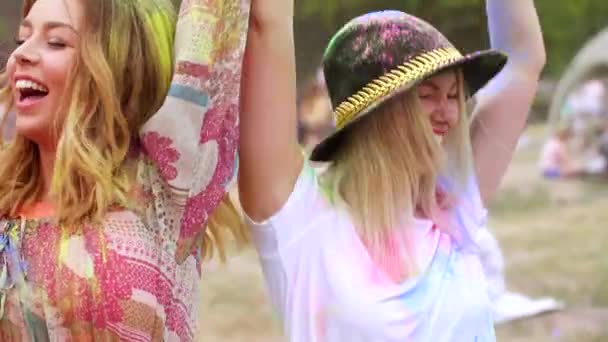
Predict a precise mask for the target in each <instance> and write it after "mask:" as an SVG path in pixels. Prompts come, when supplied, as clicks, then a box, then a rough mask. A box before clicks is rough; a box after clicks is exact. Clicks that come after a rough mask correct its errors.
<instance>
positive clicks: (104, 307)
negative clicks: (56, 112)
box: [0, 0, 249, 342]
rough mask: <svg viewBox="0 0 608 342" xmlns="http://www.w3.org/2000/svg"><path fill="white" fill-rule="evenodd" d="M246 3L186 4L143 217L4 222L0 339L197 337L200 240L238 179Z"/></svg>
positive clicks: (138, 207) (146, 151) (142, 190)
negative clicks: (86, 222)
mask: <svg viewBox="0 0 608 342" xmlns="http://www.w3.org/2000/svg"><path fill="white" fill-rule="evenodd" d="M248 6H249V2H248V1H241V0H223V1H220V0H183V1H182V6H181V9H180V15H179V20H178V24H177V25H178V26H177V34H176V59H177V60H176V68H175V76H174V80H173V84H172V87H171V90H170V93H169V96H168V97H167V100H166V102H165V104H164V105H163V107H162V108H161V109H160V111H159V112H158V113H157V114H156V115H155V116H154V117H153V118H151V119H150V121H149V122H147V123H146V125H145V126H144V127H143V130H142V132H141V134H140V140H141V147H142V148H141V151H140V153H139V157H137V158H136V159H135V160H136V163H137V169H138V176H137V180H138V182H137V188H136V189H134V191H133V193H135V194H136V195H135V196H136V197H135V199H136V200H135V201H134V207H133V208H134V209H130V210H123V211H113V212H111V213H109V214H108V215H107V217H106V219H105V221H104V224H103V227H102V228H101V229H100V228H93V227H88V226H83V227H79V229H76V230H74V231H70V230H67V229H64V228H62V227H59V226H57V225H55V224H54V220H53V214H52V210H50V209H49V208H45V207H44V206H38V207H35V208H29V210H26V211H23V212H22V217H21V219H17V220H12V219H10V220H9V219H0V341H3V342H8V341H37V342H38V341H93V340H94V341H118V340H128V341H189V340H192V339H193V336H194V334H195V330H196V323H197V320H198V303H199V302H200V301H199V298H198V297H199V295H200V290H201V289H200V279H201V277H200V276H201V274H200V272H201V265H200V263H201V260H200V259H201V257H200V254H201V251H200V245H201V244H200V239H201V236H202V235H201V233H202V228H201V227H202V226H203V225H204V223H205V222H206V220H207V218H208V215H210V213H211V212H212V210H213V209H214V208H215V207H216V206H217V205H218V204H219V202H220V201H221V200H222V199H223V197H224V195H225V192H226V186H227V184H228V183H229V182H230V180H231V179H232V178H233V173H234V170H235V160H236V148H237V141H238V129H237V123H238V107H237V106H238V98H239V82H240V71H241V62H242V56H243V51H244V46H245V39H246V34H245V33H246V30H247V23H248V16H249V13H248V11H249V7H248Z"/></svg>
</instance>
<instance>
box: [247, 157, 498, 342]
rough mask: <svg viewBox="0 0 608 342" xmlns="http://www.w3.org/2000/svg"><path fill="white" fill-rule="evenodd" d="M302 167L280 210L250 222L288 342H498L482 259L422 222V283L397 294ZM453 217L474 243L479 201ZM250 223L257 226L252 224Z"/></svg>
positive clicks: (418, 239) (399, 288) (418, 233)
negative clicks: (463, 227)
mask: <svg viewBox="0 0 608 342" xmlns="http://www.w3.org/2000/svg"><path fill="white" fill-rule="evenodd" d="M318 184H319V183H318V180H317V176H316V174H315V171H314V170H313V169H312V168H311V167H310V166H309V165H308V164H305V166H304V169H303V171H302V173H301V175H300V176H299V178H298V181H297V182H296V185H295V187H294V190H293V192H292V194H291V196H290V198H289V199H288V201H287V203H286V204H285V205H284V207H283V208H282V209H281V210H280V211H279V212H278V213H277V214H276V215H274V216H273V217H272V218H270V219H269V220H267V221H266V222H263V223H253V222H250V226H251V229H252V233H253V239H254V242H255V245H256V248H257V250H258V253H259V255H260V258H261V262H262V267H263V272H264V276H265V278H266V282H267V287H268V290H269V294H270V299H271V302H272V304H273V305H274V307H275V308H276V310H277V311H278V313H279V316H280V317H281V319H282V323H283V327H284V331H285V333H286V335H287V336H288V338H289V340H290V341H292V342H363V341H366V342H367V341H370V342H404V341H415V342H419V341H432V342H448V341H449V342H461V341H465V342H468V341H471V342H473V341H476V342H486V341H495V336H494V327H493V321H492V317H491V311H490V304H489V299H488V293H487V288H486V283H485V279H484V275H483V271H482V267H481V264H480V261H479V258H478V256H477V255H476V253H475V252H474V251H473V249H469V248H461V247H459V246H458V245H457V244H456V243H455V242H454V241H453V239H452V238H451V237H450V236H449V235H447V234H444V233H442V232H440V231H439V230H438V229H436V228H434V225H433V223H432V222H431V221H428V220H420V219H416V220H415V221H414V225H415V227H413V229H414V231H415V248H416V250H415V255H416V256H417V261H418V265H419V267H420V269H422V270H423V271H422V272H421V273H420V276H417V277H415V278H413V279H410V280H408V281H406V282H405V283H403V284H395V283H394V282H392V281H390V280H389V279H388V278H387V277H386V276H385V275H384V273H383V272H382V271H381V270H380V269H379V268H378V267H376V266H375V264H374V263H373V262H372V260H371V257H370V256H369V254H368V252H367V250H366V248H365V247H364V245H363V244H362V242H361V240H360V239H359V235H358V234H357V233H356V231H355V227H354V226H353V223H352V221H351V219H350V217H349V215H348V213H347V212H346V211H344V210H340V209H337V208H336V207H335V206H334V205H332V204H331V203H330V201H329V200H328V199H327V197H326V196H325V195H324V194H323V192H322V191H321V189H320V187H319V185H318ZM471 198H472V199H473V200H472V201H469V203H468V204H467V205H466V206H465V205H463V206H462V208H461V209H459V210H458V212H457V215H456V216H457V220H458V221H459V222H460V223H462V224H463V225H464V226H466V227H467V228H466V229H467V232H466V234H469V236H470V237H471V238H472V239H474V235H475V234H476V231H477V230H478V229H481V228H480V227H482V225H481V223H482V220H483V219H484V218H485V211H484V209H483V207H482V206H481V200H480V199H479V193H478V191H477V190H476V189H475V191H473V192H472V197H471ZM250 221H251V220H250Z"/></svg>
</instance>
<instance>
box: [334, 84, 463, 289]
mask: <svg viewBox="0 0 608 342" xmlns="http://www.w3.org/2000/svg"><path fill="white" fill-rule="evenodd" d="M458 79H459V84H460V89H461V91H460V94H461V96H460V109H461V111H460V113H461V115H460V116H459V122H458V124H457V125H456V126H455V127H453V128H452V129H451V130H450V133H449V134H448V135H447V136H446V137H445V142H444V147H445V150H444V149H442V146H441V145H440V143H439V142H438V141H437V139H436V138H435V136H434V134H433V132H432V128H431V124H430V120H429V115H428V114H426V113H423V111H422V109H421V106H420V103H419V100H418V97H417V95H416V91H415V90H410V91H408V92H407V93H405V94H403V95H401V96H398V97H396V98H394V99H391V100H389V101H387V102H386V103H385V104H383V105H381V106H380V107H378V108H376V109H374V111H375V112H374V113H370V114H369V116H368V117H366V118H363V119H361V122H359V123H358V124H356V125H354V126H353V127H352V128H351V129H349V131H348V132H346V137H345V139H344V143H343V144H342V146H340V147H339V150H338V152H337V153H336V157H335V159H334V161H333V163H332V165H331V166H330V167H329V169H328V170H327V172H326V173H325V174H324V175H323V176H322V177H323V178H322V182H323V183H324V185H325V186H326V187H331V194H332V195H334V196H335V197H334V200H335V203H336V204H339V203H342V204H344V205H345V206H346V208H347V209H348V211H349V213H350V215H351V217H352V218H353V220H354V223H355V226H356V227H357V230H358V232H359V235H360V236H361V239H362V241H363V243H364V244H365V246H366V248H367V249H368V252H369V253H370V256H371V257H372V259H373V260H374V262H375V263H376V264H377V265H379V266H380V267H381V268H382V269H383V270H384V271H385V272H386V274H387V275H389V276H390V277H391V278H392V279H393V280H396V281H403V280H405V279H407V278H409V277H411V276H412V275H414V274H415V273H416V272H417V271H418V270H417V267H416V265H415V261H414V259H413V256H412V253H413V247H412V245H411V229H402V228H403V227H411V225H412V223H413V218H414V217H416V216H423V217H427V218H430V219H432V220H433V221H435V222H436V223H437V224H438V226H439V227H440V228H441V227H442V226H443V227H445V229H449V227H448V225H447V224H446V225H441V224H440V223H439V222H443V221H442V220H443V218H442V217H443V216H444V213H445V209H446V208H445V207H446V206H447V204H446V203H447V201H448V200H440V199H441V198H443V199H450V198H457V197H458V193H459V192H460V191H462V190H463V189H465V188H466V186H467V184H466V183H467V182H468V180H469V179H470V175H471V172H472V169H471V167H472V166H471V165H472V163H471V148H470V138H469V130H468V124H469V122H468V121H469V120H468V118H467V116H466V115H465V100H464V94H463V91H462V90H463V81H462V76H461V75H460V74H459V76H458ZM444 151H445V152H444ZM448 175H449V177H448ZM438 192H439V193H441V195H440V196H438Z"/></svg>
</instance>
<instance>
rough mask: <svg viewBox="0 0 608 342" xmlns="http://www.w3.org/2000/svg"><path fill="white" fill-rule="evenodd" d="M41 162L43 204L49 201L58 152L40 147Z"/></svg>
mask: <svg viewBox="0 0 608 342" xmlns="http://www.w3.org/2000/svg"><path fill="white" fill-rule="evenodd" d="M38 152H39V162H40V176H41V177H42V190H43V191H42V198H41V199H40V200H41V201H43V202H46V201H48V199H49V194H50V189H51V182H52V179H53V169H54V166H55V155H56V150H55V149H54V148H46V147H44V146H41V145H38Z"/></svg>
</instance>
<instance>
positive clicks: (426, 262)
mask: <svg viewBox="0 0 608 342" xmlns="http://www.w3.org/2000/svg"><path fill="white" fill-rule="evenodd" d="M253 6H254V8H257V10H254V11H253V13H256V15H255V16H254V18H253V20H252V25H253V27H252V29H251V30H250V32H249V37H248V46H247V50H246V58H245V66H244V80H243V91H244V93H243V99H242V101H243V102H242V105H243V107H242V113H241V122H240V131H241V142H240V153H241V154H240V157H241V159H240V160H241V164H240V165H241V167H240V174H239V176H240V179H239V185H240V193H241V202H242V205H243V208H244V209H245V211H246V213H247V214H248V215H249V221H250V222H249V224H250V226H251V231H252V234H253V238H254V241H255V244H256V247H257V249H258V252H259V254H260V257H261V260H262V265H263V268H264V274H265V277H266V281H267V283H268V287H269V290H270V297H271V299H272V302H273V304H274V305H275V307H276V309H277V310H278V311H279V314H280V316H281V318H282V321H283V326H284V328H285V331H286V334H287V335H288V336H289V338H290V340H291V341H306V342H309V341H435V342H437V341H439V342H441V341H494V340H495V337H494V329H493V323H492V317H491V310H490V305H489V300H488V294H487V291H486V283H485V280H484V276H483V272H482V268H481V265H480V262H479V257H478V255H477V251H476V248H475V242H476V238H477V235H478V233H479V231H480V229H483V228H482V227H483V221H484V218H485V210H484V205H483V203H484V202H485V201H487V200H488V199H489V198H490V197H491V195H492V194H493V193H494V192H495V190H496V188H497V186H498V184H499V181H500V179H501V177H502V175H503V173H504V172H505V169H506V168H507V166H508V164H509V162H510V160H511V157H512V154H513V150H514V148H515V146H516V143H517V140H518V136H519V134H520V133H521V131H522V130H523V128H524V126H525V123H526V118H527V114H528V111H529V109H530V106H531V103H532V100H533V98H534V94H535V91H536V87H537V81H538V77H539V75H540V72H541V70H542V68H543V65H544V61H545V51H544V47H543V42H542V35H541V30H540V26H539V22H538V18H537V15H536V10H535V8H534V3H533V1H532V0H487V11H488V18H489V28H490V38H491V42H492V47H493V48H495V49H497V50H489V51H483V52H476V53H473V54H468V55H462V54H461V53H460V52H459V51H458V50H457V49H456V48H454V46H453V45H452V44H451V43H450V42H449V41H448V40H447V39H446V38H445V37H444V36H443V35H442V34H441V33H440V32H438V31H437V30H436V29H435V28H433V27H432V26H431V25H430V24H428V23H426V22H424V21H423V20H421V19H419V18H416V17H413V16H411V15H408V14H405V13H401V12H397V11H383V12H376V13H371V14H367V15H364V16H361V17H358V18H355V19H354V20H352V21H351V22H349V23H348V24H346V26H344V27H343V28H342V29H341V30H340V31H339V32H338V33H337V34H336V35H335V36H334V37H333V39H332V40H331V42H330V44H329V47H328V48H327V50H326V53H325V56H324V72H325V78H326V82H327V85H328V90H329V94H330V97H331V101H332V106H333V109H334V114H335V119H336V128H337V131H336V133H335V134H333V135H331V136H330V137H328V138H327V139H325V140H324V141H323V142H321V143H320V144H319V145H318V146H317V147H316V148H315V150H314V151H313V153H312V155H311V160H313V161H324V162H328V163H329V167H328V169H327V170H326V171H325V172H323V173H322V174H317V173H316V172H315V170H313V169H312V168H311V166H310V165H309V162H308V161H306V160H305V158H304V157H303V155H302V153H301V152H300V150H299V148H298V142H297V135H296V114H295V113H296V111H295V71H294V70H295V67H294V64H295V63H294V47H293V34H292V31H293V30H292V15H293V2H292V1H284V0H265V1H262V0H257V1H254V4H253ZM498 49H499V50H502V51H504V53H505V54H503V53H502V52H498ZM507 55H508V56H509V61H508V62H507V57H506V56H507ZM471 95H475V96H476V106H475V109H474V112H473V116H472V121H471V124H469V122H470V118H469V117H468V116H467V115H466V113H465V101H466V98H467V97H468V96H471Z"/></svg>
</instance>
